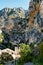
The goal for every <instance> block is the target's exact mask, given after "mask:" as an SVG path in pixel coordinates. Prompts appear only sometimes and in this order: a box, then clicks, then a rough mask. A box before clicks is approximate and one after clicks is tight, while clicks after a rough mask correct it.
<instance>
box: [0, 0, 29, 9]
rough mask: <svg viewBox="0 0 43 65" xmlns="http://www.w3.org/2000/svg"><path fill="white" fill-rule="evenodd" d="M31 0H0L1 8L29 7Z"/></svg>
mask: <svg viewBox="0 0 43 65" xmlns="http://www.w3.org/2000/svg"><path fill="white" fill-rule="evenodd" d="M29 2H30V0H0V10H1V9H3V8H6V7H8V8H14V7H16V8H18V7H23V9H28V7H29Z"/></svg>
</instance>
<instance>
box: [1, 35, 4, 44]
mask: <svg viewBox="0 0 43 65" xmlns="http://www.w3.org/2000/svg"><path fill="white" fill-rule="evenodd" d="M3 39H4V36H3V34H0V43H2V41H3Z"/></svg>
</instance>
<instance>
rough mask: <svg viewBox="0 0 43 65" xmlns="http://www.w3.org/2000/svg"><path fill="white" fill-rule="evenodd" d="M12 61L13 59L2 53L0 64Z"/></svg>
mask: <svg viewBox="0 0 43 65" xmlns="http://www.w3.org/2000/svg"><path fill="white" fill-rule="evenodd" d="M12 60H13V57H12V56H11V55H10V54H8V53H2V54H1V55H0V64H2V65H4V64H5V62H9V61H12Z"/></svg>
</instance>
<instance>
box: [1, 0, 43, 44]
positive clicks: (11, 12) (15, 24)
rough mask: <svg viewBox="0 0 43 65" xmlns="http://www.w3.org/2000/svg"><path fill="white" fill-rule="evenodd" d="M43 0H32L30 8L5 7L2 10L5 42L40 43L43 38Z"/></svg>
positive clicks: (2, 27)
mask: <svg viewBox="0 0 43 65" xmlns="http://www.w3.org/2000/svg"><path fill="white" fill-rule="evenodd" d="M42 4H43V1H32V0H31V1H30V5H29V10H24V9H23V8H13V9H11V8H4V9H2V10H0V28H1V29H2V31H3V34H4V35H5V38H4V43H8V42H9V43H11V44H12V45H15V44H20V43H26V44H30V43H36V42H37V43H40V42H41V41H42V40H43V14H42V13H43V5H42Z"/></svg>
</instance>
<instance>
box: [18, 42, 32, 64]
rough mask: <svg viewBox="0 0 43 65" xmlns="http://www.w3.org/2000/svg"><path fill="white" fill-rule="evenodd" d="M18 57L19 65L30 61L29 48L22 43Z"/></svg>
mask: <svg viewBox="0 0 43 65" xmlns="http://www.w3.org/2000/svg"><path fill="white" fill-rule="evenodd" d="M20 55H21V58H20V59H19V65H23V63H26V62H28V61H31V60H32V55H31V48H30V46H29V45H26V44H23V43H22V44H20Z"/></svg>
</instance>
